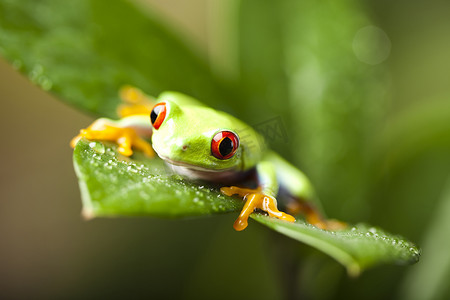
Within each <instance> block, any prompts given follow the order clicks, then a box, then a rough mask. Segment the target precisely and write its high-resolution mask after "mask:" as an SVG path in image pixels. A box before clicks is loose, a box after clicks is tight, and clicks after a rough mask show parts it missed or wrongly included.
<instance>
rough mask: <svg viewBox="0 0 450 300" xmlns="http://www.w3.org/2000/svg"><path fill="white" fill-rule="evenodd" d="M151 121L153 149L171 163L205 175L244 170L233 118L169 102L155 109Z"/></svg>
mask: <svg viewBox="0 0 450 300" xmlns="http://www.w3.org/2000/svg"><path fill="white" fill-rule="evenodd" d="M150 119H151V122H152V125H153V135H152V144H153V148H154V149H155V151H156V153H157V154H158V156H159V157H161V158H162V159H163V160H165V161H166V162H167V163H170V164H172V165H175V166H179V167H182V168H183V169H185V168H187V169H189V170H192V171H204V172H210V171H227V170H239V169H240V168H241V155H242V150H241V148H240V147H239V137H238V135H237V133H236V128H234V127H235V126H237V125H236V123H235V122H233V119H234V118H232V117H231V116H229V115H227V114H225V113H223V112H219V111H216V110H213V109H211V108H208V107H205V106H197V105H195V106H194V105H181V104H180V105H178V104H176V103H175V102H174V101H170V100H165V101H162V102H160V103H158V104H156V105H155V106H154V108H153V110H152V112H151V115H150Z"/></svg>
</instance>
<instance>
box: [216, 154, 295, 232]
mask: <svg viewBox="0 0 450 300" xmlns="http://www.w3.org/2000/svg"><path fill="white" fill-rule="evenodd" d="M256 171H257V174H258V185H259V187H258V188H257V189H248V188H240V187H236V186H230V187H223V188H221V192H222V193H224V194H225V195H228V196H232V195H239V196H240V197H242V198H243V199H244V200H245V201H246V202H245V205H244V208H243V209H242V211H241V213H240V214H239V217H238V218H237V219H236V221H235V222H234V229H236V230H237V231H241V230H244V229H245V228H246V227H247V225H248V217H249V216H250V214H252V213H253V212H254V211H255V209H261V210H263V211H265V212H267V213H268V214H269V216H271V217H275V218H278V219H281V220H285V221H288V222H294V221H295V218H294V217H293V216H291V215H289V214H286V213H284V212H282V211H279V210H278V208H277V200H276V199H275V195H276V194H277V192H278V183H277V179H276V173H275V168H274V166H273V165H272V164H271V163H270V162H268V161H263V162H260V163H259V164H258V165H257V166H256Z"/></svg>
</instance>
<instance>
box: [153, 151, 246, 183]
mask: <svg viewBox="0 0 450 300" xmlns="http://www.w3.org/2000/svg"><path fill="white" fill-rule="evenodd" d="M158 156H159V157H160V158H161V159H162V160H164V162H165V163H166V165H167V166H168V167H169V168H170V169H171V170H172V171H173V172H175V173H177V174H179V175H181V176H185V177H187V178H189V179H200V180H206V181H212V182H221V183H224V182H232V181H235V180H236V179H237V178H239V177H241V175H242V174H241V173H243V172H240V171H237V170H236V169H235V168H227V169H220V170H215V169H208V168H204V167H200V166H195V165H191V164H188V163H185V162H180V161H176V160H173V159H170V158H168V157H165V156H163V155H159V154H158Z"/></svg>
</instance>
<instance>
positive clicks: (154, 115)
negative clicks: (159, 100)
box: [150, 107, 161, 124]
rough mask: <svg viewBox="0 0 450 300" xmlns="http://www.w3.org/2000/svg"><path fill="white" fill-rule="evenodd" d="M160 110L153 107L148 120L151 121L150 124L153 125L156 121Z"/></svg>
mask: <svg viewBox="0 0 450 300" xmlns="http://www.w3.org/2000/svg"><path fill="white" fill-rule="evenodd" d="M160 110H161V108H160V107H155V108H154V109H153V110H152V112H151V113H150V120H151V121H152V124H155V122H156V119H157V118H158V115H159V111H160Z"/></svg>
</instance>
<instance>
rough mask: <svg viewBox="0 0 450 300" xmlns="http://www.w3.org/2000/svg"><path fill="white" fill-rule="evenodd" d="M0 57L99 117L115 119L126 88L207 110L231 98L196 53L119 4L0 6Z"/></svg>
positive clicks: (89, 0) (9, 1) (52, 1)
mask: <svg viewBox="0 0 450 300" xmlns="http://www.w3.org/2000/svg"><path fill="white" fill-rule="evenodd" d="M0 54H1V55H3V56H4V57H5V58H6V59H8V60H9V61H10V62H11V63H12V64H13V66H14V67H15V68H16V69H18V70H20V71H21V72H23V73H24V74H26V75H27V76H28V77H29V78H30V80H31V81H32V82H34V83H36V84H38V85H39V86H41V87H42V88H43V89H44V90H50V91H51V92H53V93H54V94H55V95H57V96H59V97H60V99H61V100H63V101H66V102H68V103H70V104H72V105H74V106H76V107H78V108H80V109H82V110H85V111H88V112H91V113H94V114H96V115H100V116H107V117H114V116H115V115H116V113H115V109H116V107H117V104H118V102H119V99H118V96H117V92H118V89H119V88H120V86H122V85H124V84H132V85H135V86H138V87H140V88H141V89H142V90H144V91H145V92H147V93H149V94H152V95H155V96H156V95H158V94H159V93H160V92H162V91H165V90H176V91H180V92H184V93H187V94H190V95H192V96H195V97H197V98H199V99H202V100H203V101H205V102H208V101H213V100H214V101H217V102H220V101H223V100H224V99H226V97H228V96H227V95H229V93H227V92H226V91H224V90H223V89H222V88H221V86H220V84H218V83H217V81H216V80H215V79H214V77H213V76H212V74H211V71H210V69H209V67H208V65H207V64H206V63H205V61H204V60H203V59H202V58H201V57H200V55H199V54H198V53H195V52H194V51H193V50H191V49H190V48H189V47H188V46H187V45H186V44H185V43H184V42H183V41H182V40H181V39H179V38H178V37H177V36H175V35H174V34H173V33H172V32H171V31H170V30H168V29H167V28H166V27H165V26H163V25H161V24H160V22H158V20H157V18H156V17H154V16H153V15H145V14H144V13H143V12H142V11H140V10H139V9H138V8H137V7H135V6H133V5H132V4H131V3H130V2H128V1H123V0H116V1H101V0H100V1H99V0H77V1H69V2H67V1H58V0H42V1H35V0H23V1H16V0H4V1H1V2H0ZM230 98H231V97H230Z"/></svg>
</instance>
